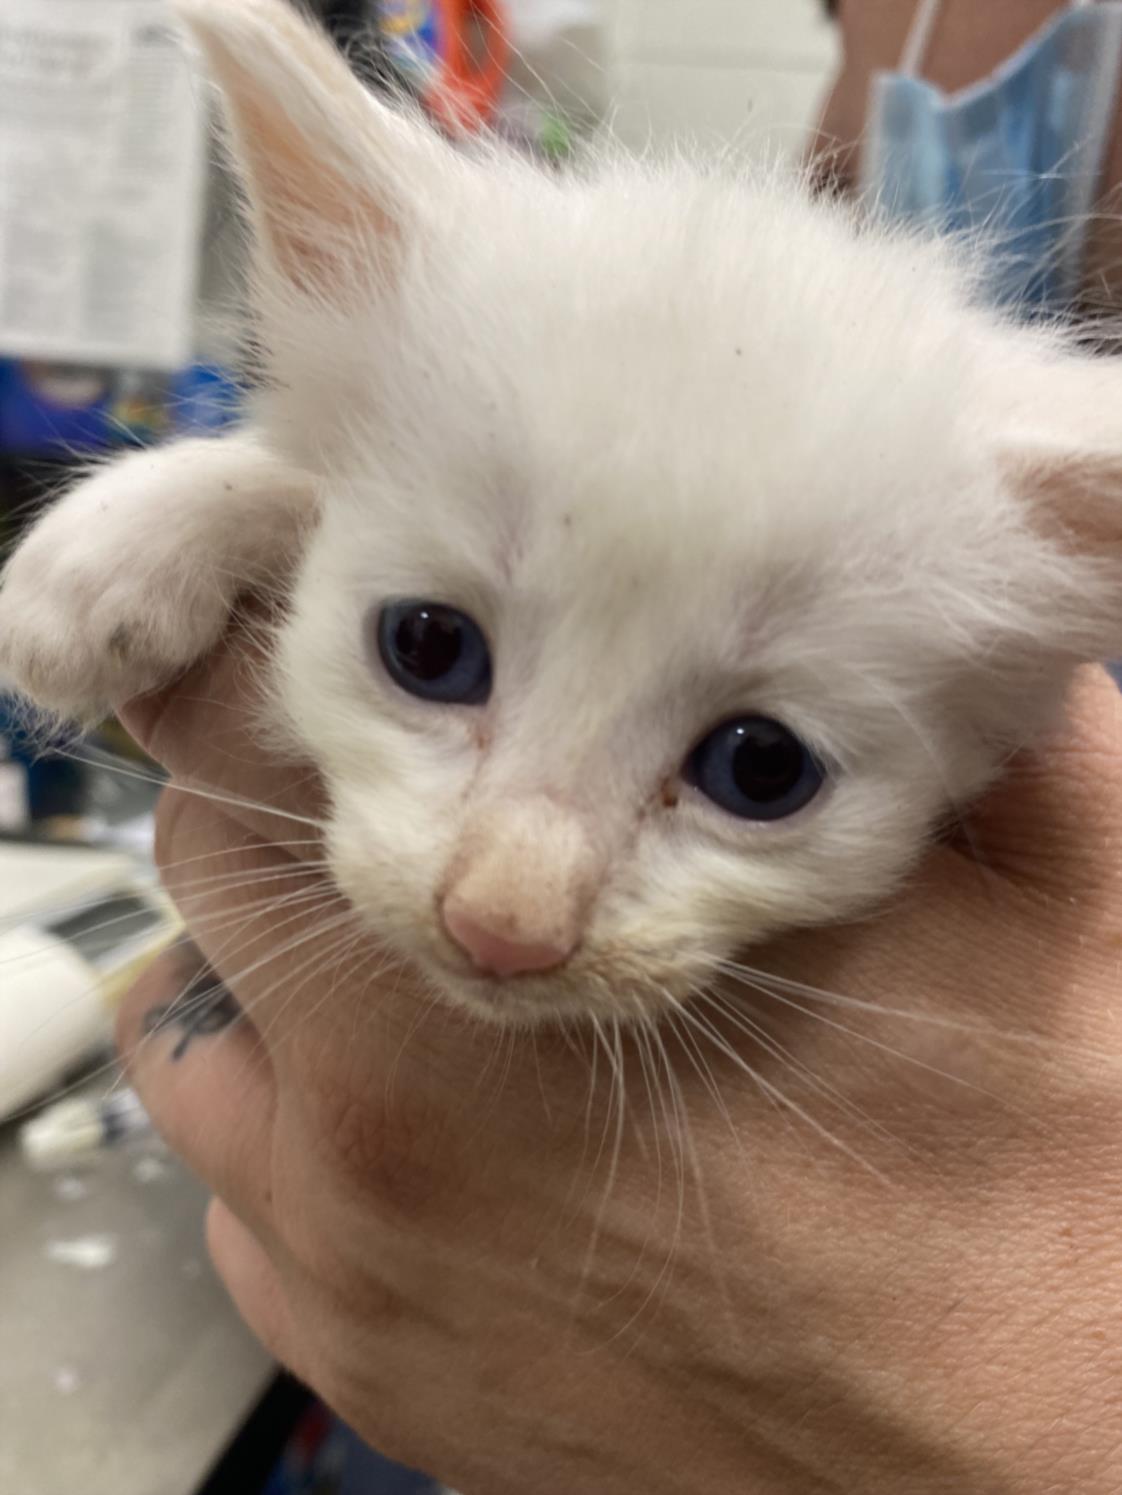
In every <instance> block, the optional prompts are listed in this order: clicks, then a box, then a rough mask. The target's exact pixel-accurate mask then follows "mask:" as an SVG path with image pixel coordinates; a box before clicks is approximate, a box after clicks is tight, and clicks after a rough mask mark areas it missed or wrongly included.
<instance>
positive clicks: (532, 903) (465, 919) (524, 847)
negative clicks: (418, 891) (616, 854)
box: [438, 797, 600, 977]
mask: <svg viewBox="0 0 1122 1495" xmlns="http://www.w3.org/2000/svg"><path fill="white" fill-rule="evenodd" d="M599 870H600V869H599V863H598V858H597V856H596V855H595V853H594V850H593V847H592V843H591V839H590V837H589V835H588V834H587V831H586V829H585V827H584V825H583V824H582V822H581V820H580V817H579V816H577V815H576V814H575V813H574V812H573V811H571V810H569V809H567V808H566V807H564V806H561V805H558V804H556V803H555V802H553V801H552V800H549V799H546V798H544V797H535V798H534V799H532V800H528V801H523V802H521V803H515V804H502V805H494V806H491V807H489V808H488V809H486V810H481V811H480V812H478V813H477V814H476V815H475V816H473V818H472V821H471V824H470V827H469V828H468V830H467V831H466V833H465V835H464V837H463V839H462V841H461V843H460V847H459V850H458V851H457V853H456V855H455V857H454V858H453V860H452V864H451V870H450V875H449V878H448V880H447V882H446V885H445V889H444V892H443V894H442V896H441V897H440V898H439V899H438V909H439V915H440V922H441V925H442V927H443V930H444V933H445V934H446V935H447V937H448V938H449V939H450V940H451V941H452V943H453V944H454V945H455V946H456V947H457V948H458V949H459V950H460V951H461V952H462V953H463V954H464V955H466V956H467V957H468V959H469V960H470V961H471V963H472V965H473V966H474V967H475V969H476V970H477V971H480V972H482V973H484V974H486V975H491V976H499V977H510V976H521V975H530V974H535V973H541V972H543V971H551V970H555V969H556V968H557V967H559V966H562V965H564V964H565V962H566V961H567V960H568V959H569V957H570V956H571V955H572V954H573V952H574V951H575V950H576V948H577V946H578V944H579V943H580V939H581V935H582V933H583V928H584V923H585V916H586V914H587V911H588V909H589V907H590V905H591V903H592V899H593V895H594V893H595V888H596V882H597V878H598V873H599Z"/></svg>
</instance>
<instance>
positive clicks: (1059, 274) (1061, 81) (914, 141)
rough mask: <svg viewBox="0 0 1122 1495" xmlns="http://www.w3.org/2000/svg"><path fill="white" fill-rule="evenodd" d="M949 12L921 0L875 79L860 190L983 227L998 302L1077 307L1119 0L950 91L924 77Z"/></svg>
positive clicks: (947, 225) (1120, 40)
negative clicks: (890, 63) (894, 67)
mask: <svg viewBox="0 0 1122 1495" xmlns="http://www.w3.org/2000/svg"><path fill="white" fill-rule="evenodd" d="M938 8H939V0H920V3H919V6H918V9H917V11H916V17H915V20H914V21H913V23H912V31H911V35H910V36H909V38H908V43H907V46H906V47H905V51H904V56H903V57H902V58H901V63H900V71H899V72H895V73H880V74H878V75H877V77H876V78H875V80H874V83H873V91H872V98H871V101H870V111H869V120H868V136H867V142H866V145H865V149H864V152H863V161H862V190H863V191H864V192H867V193H868V194H869V196H870V197H871V198H873V199H875V200H877V201H879V202H880V204H881V205H882V208H883V209H884V210H885V211H887V212H888V213H889V214H890V215H892V216H895V217H900V218H904V219H907V220H911V221H913V222H918V223H923V224H927V225H930V226H932V227H934V228H936V229H938V230H940V231H943V232H948V233H962V234H968V235H977V234H979V233H980V234H981V235H982V237H983V241H984V242H985V243H986V244H987V246H988V248H989V250H990V255H989V259H988V264H989V270H990V280H991V287H990V288H991V291H992V294H993V296H994V298H995V300H997V301H998V302H1000V303H1005V304H1013V305H1015V306H1016V307H1017V308H1018V309H1019V310H1021V311H1023V312H1024V313H1025V314H1027V315H1032V314H1035V313H1040V312H1044V313H1056V312H1063V311H1066V310H1068V309H1069V308H1070V306H1071V304H1072V301H1073V299H1074V298H1075V296H1076V295H1077V293H1078V290H1079V282H1080V272H1081V267H1082V260H1083V248H1084V243H1085V239H1086V230H1087V218H1088V214H1089V213H1090V212H1091V211H1092V209H1093V207H1094V203H1095V195H1096V191H1097V188H1098V184H1099V176H1100V173H1101V169H1102V164H1103V152H1104V148H1105V145H1106V141H1107V137H1108V134H1109V131H1110V127H1111V124H1112V122H1113V119H1114V101H1115V92H1116V88H1117V83H1118V74H1119V59H1120V57H1122V0H1104V3H1102V4H1098V5H1090V4H1076V5H1072V6H1071V7H1070V8H1069V9H1067V10H1065V11H1064V12H1062V13H1061V14H1060V15H1058V16H1056V17H1054V19H1053V20H1051V21H1050V22H1049V23H1048V24H1047V25H1045V26H1044V27H1042V29H1041V30H1040V31H1038V32H1037V33H1036V34H1035V35H1034V36H1032V37H1030V39H1029V40H1028V41H1027V42H1026V43H1025V44H1024V46H1023V47H1021V48H1020V49H1019V51H1017V52H1015V53H1014V54H1013V56H1012V57H1010V58H1009V59H1008V61H1006V62H1004V63H1003V64H1002V65H1001V66H1000V67H999V68H997V69H996V70H995V71H994V72H993V73H991V74H990V76H989V77H988V78H985V79H983V80H982V81H981V82H980V83H976V84H973V85H972V86H971V87H969V88H964V89H962V90H961V91H960V92H959V93H955V94H951V95H948V94H945V93H943V92H942V91H941V90H940V89H938V88H935V87H933V86H932V85H931V84H930V83H925V82H924V81H923V79H922V78H920V77H919V76H917V74H918V71H919V68H920V66H921V63H922V57H923V52H924V49H925V47H926V43H927V39H928V37H929V35H930V32H931V29H932V27H933V25H934V23H935V19H936V16H937V13H938Z"/></svg>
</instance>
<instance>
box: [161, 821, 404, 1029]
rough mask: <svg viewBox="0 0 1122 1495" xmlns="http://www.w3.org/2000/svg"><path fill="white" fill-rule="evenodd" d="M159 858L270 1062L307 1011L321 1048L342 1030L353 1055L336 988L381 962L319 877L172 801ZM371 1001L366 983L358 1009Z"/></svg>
mask: <svg viewBox="0 0 1122 1495" xmlns="http://www.w3.org/2000/svg"><path fill="white" fill-rule="evenodd" d="M156 849H157V859H158V861H159V863H160V865H161V869H162V872H163V877H164V881H165V884H166V886H167V888H168V890H169V892H170V893H171V896H172V897H173V898H174V899H175V900H176V902H177V904H178V905H179V907H180V910H181V912H182V913H183V915H184V918H185V920H186V921H187V924H188V927H189V928H190V930H191V933H192V937H193V938H194V939H195V941H196V942H197V944H198V945H199V948H200V949H201V950H202V951H203V952H204V954H205V956H206V959H207V961H208V962H209V964H210V965H211V966H212V967H213V968H214V970H215V971H216V972H217V973H218V974H219V976H220V977H221V978H222V980H223V981H224V982H225V983H226V985H227V986H228V987H229V988H230V989H231V990H232V991H233V992H234V993H235V995H236V996H237V999H238V1001H239V1002H240V1003H241V1005H242V1007H243V1008H244V1009H245V1011H246V1012H247V1014H248V1015H249V1017H250V1019H251V1020H252V1022H253V1025H254V1028H255V1030H256V1032H257V1034H258V1035H259V1038H260V1040H261V1042H262V1044H263V1045H264V1047H265V1049H266V1050H267V1051H268V1053H269V1055H270V1056H271V1057H272V1058H273V1059H277V1058H278V1057H279V1053H280V1050H281V1049H283V1048H285V1047H287V1045H288V1043H289V1040H290V1039H291V1038H292V1037H293V1036H294V1035H296V1034H298V1033H299V1032H300V1030H301V1028H302V1027H303V1020H304V1018H305V1017H306V1016H307V1015H308V1014H309V1013H310V1012H312V1011H313V1010H315V1012H316V1032H317V1035H318V1037H319V1038H320V1040H321V1041H327V1040H328V1039H329V1038H330V1037H331V1036H332V1034H333V1033H334V1032H335V1031H336V1029H338V1030H340V1031H342V1029H343V1028H344V1027H345V1028H346V1034H345V1037H344V1040H343V1041H344V1042H345V1043H346V1044H347V1045H348V1046H352V1045H353V1042H354V1033H355V1026H356V1020H355V1014H354V1012H353V1011H351V1010H348V1011H347V1013H346V1015H345V1019H344V1017H343V1014H342V1011H341V1009H342V1007H343V1006H344V1005H345V1002H346V998H345V996H344V995H343V994H342V993H343V992H345V991H346V990H347V986H348V984H347V982H346V981H345V979H343V978H345V977H346V976H347V974H348V973H349V972H354V973H356V974H358V973H360V972H361V973H362V974H363V976H364V977H365V978H373V977H374V976H375V975H376V973H377V971H378V969H379V967H380V966H382V965H384V964H385V959H384V957H383V956H382V954H381V952H380V951H379V950H378V948H377V946H376V945H375V944H374V942H373V941H372V939H371V938H370V936H369V935H368V934H367V933H366V931H365V929H364V927H363V925H362V923H361V921H360V919H359V917H358V915H357V914H356V912H355V910H354V909H353V907H352V906H351V904H350V903H348V901H347V900H346V899H345V898H344V897H343V895H342V894H341V893H340V892H339V890H338V888H337V887H336V886H335V884H334V882H333V881H332V880H331V878H330V877H329V876H328V875H327V873H326V871H325V870H324V869H323V868H322V867H319V866H316V865H314V864H312V863H308V864H306V865H303V866H301V865H300V864H297V863H295V862H293V861H291V860H290V859H289V858H288V857H287V856H286V855H285V854H284V853H283V852H278V851H277V850H276V849H275V848H274V847H272V846H270V845H268V844H267V843H264V842H261V841H259V840H257V839H256V838H255V837H253V836H251V835H248V834H247V833H246V831H245V830H244V829H243V828H242V826H241V825H240V824H238V823H236V822H235V821H233V820H231V819H230V817H229V816H228V815H227V814H226V813H225V812H224V811H223V810H222V809H220V808H219V807H218V806H216V805H212V804H209V803H206V802H205V801H204V802H200V801H194V800H189V799H184V798H182V797H178V796H174V795H172V796H170V797H168V798H167V799H166V800H165V801H164V802H163V803H162V804H161V806H160V809H159V811H158V814H157V840H156ZM200 866H202V867H204V868H205V867H211V866H218V867H221V868H222V869H223V872H222V875H221V877H220V878H219V879H218V880H217V881H207V880H206V877H205V876H204V877H203V878H201V879H198V878H197V876H196V871H195V869H197V868H198V867H200ZM184 886H186V891H184ZM369 997H370V993H369V989H368V985H367V984H366V982H365V981H364V983H363V985H362V998H363V1001H364V1002H368V1001H369ZM352 1000H353V998H352ZM414 1010H415V1009H414Z"/></svg>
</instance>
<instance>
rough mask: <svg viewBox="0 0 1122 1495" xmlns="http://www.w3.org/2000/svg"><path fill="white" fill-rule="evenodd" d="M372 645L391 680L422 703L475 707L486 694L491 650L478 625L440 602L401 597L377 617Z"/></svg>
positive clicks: (387, 605) (488, 692)
mask: <svg viewBox="0 0 1122 1495" xmlns="http://www.w3.org/2000/svg"><path fill="white" fill-rule="evenodd" d="M377 645H378V653H379V655H380V657H381V660H382V663H383V664H384V665H385V667H386V669H387V670H388V671H389V673H390V676H391V678H392V679H393V680H394V681H396V683H397V684H398V685H400V686H401V688H402V690H407V691H408V692H409V694H410V695H412V696H420V697H421V698H422V700H425V701H445V702H449V703H451V702H455V703H457V704H460V705H464V706H480V705H482V704H483V702H484V701H486V699H487V697H488V696H489V695H490V694H491V651H490V650H489V649H488V647H487V640H486V639H485V638H484V637H483V631H482V629H481V628H480V627H479V624H478V623H475V622H473V621H472V619H471V618H469V617H468V615H467V614H466V613H462V612H460V611H459V610H458V609H457V608H454V607H445V606H444V604H443V603H441V602H424V601H419V600H416V599H414V598H406V599H405V600H404V601H401V602H388V603H387V604H386V605H385V607H383V608H382V610H381V612H380V613H379V614H378V621H377Z"/></svg>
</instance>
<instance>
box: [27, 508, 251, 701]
mask: <svg viewBox="0 0 1122 1495" xmlns="http://www.w3.org/2000/svg"><path fill="white" fill-rule="evenodd" d="M82 517H84V516H82V515H78V514H74V513H73V512H72V511H71V510H70V501H69V500H64V502H63V503H62V504H61V505H59V506H58V507H57V508H56V509H55V510H53V511H52V512H51V513H49V514H48V515H47V516H46V518H45V519H43V520H42V521H40V523H39V524H38V525H37V526H36V527H35V529H34V530H33V531H32V532H31V534H30V535H29V536H28V537H27V539H25V540H24V542H23V543H22V544H21V545H20V546H19V548H18V549H17V550H16V552H15V554H14V555H13V556H12V558H11V560H10V561H9V563H8V565H7V568H6V569H5V572H4V575H3V578H2V581H0V678H2V679H3V680H4V682H5V683H7V684H8V685H10V686H13V687H14V688H15V689H16V690H18V691H19V692H20V693H22V694H23V695H26V696H29V697H30V698H31V700H32V701H33V702H34V703H35V705H36V706H38V707H40V708H41V709H42V710H44V711H47V712H50V713H52V714H55V715H58V716H61V717H65V718H68V719H74V720H79V721H92V720H96V719H97V718H98V717H100V716H103V715H105V714H106V712H107V711H108V710H109V709H110V708H112V707H116V706H120V705H122V704H123V703H124V702H125V701H127V700H129V699H130V698H131V697H133V696H136V695H141V694H143V693H144V692H145V691H149V690H153V689H155V687H157V686H159V685H163V684H165V683H167V682H168V681H170V680H172V679H174V678H175V676H176V675H178V674H180V673H181V672H182V671H183V670H184V669H185V668H186V667H187V666H188V665H189V664H191V663H193V661H194V660H196V659H197V658H198V657H199V656H200V655H202V654H203V653H205V652H206V650H207V649H208V648H210V646H211V645H212V644H213V643H214V642H215V640H216V639H217V638H218V637H219V636H220V634H221V633H222V630H223V628H224V627H225V624H226V619H227V616H228V608H229V602H230V599H229V596H228V595H227V589H226V588H225V587H224V586H223V585H222V584H220V582H219V581H218V578H217V577H216V575H215V574H214V570H213V568H203V569H201V570H200V569H195V570H194V573H193V569H192V558H191V557H190V555H189V554H187V555H185V554H183V553H182V552H181V553H180V554H178V555H173V554H169V553H168V550H167V546H166V542H165V541H164V540H163V538H162V537H161V536H159V535H158V534H152V533H148V534H147V535H145V534H144V533H143V532H141V533H138V532H137V531H136V530H135V529H134V530H133V532H132V534H130V535H126V534H124V533H121V526H120V525H119V524H117V523H116V522H114V521H115V519H116V516H113V518H112V519H109V518H108V516H107V517H106V521H105V522H104V523H103V526H102V528H101V531H100V533H98V534H91V533H90V531H89V530H88V529H87V528H86V526H85V525H83V524H81V523H76V522H75V521H77V520H79V519H81V518H82ZM145 528H146V527H145ZM114 530H116V531H117V533H116V534H115V535H114V534H113V533H112V531H114ZM107 541H109V542H110V543H108V544H107Z"/></svg>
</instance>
